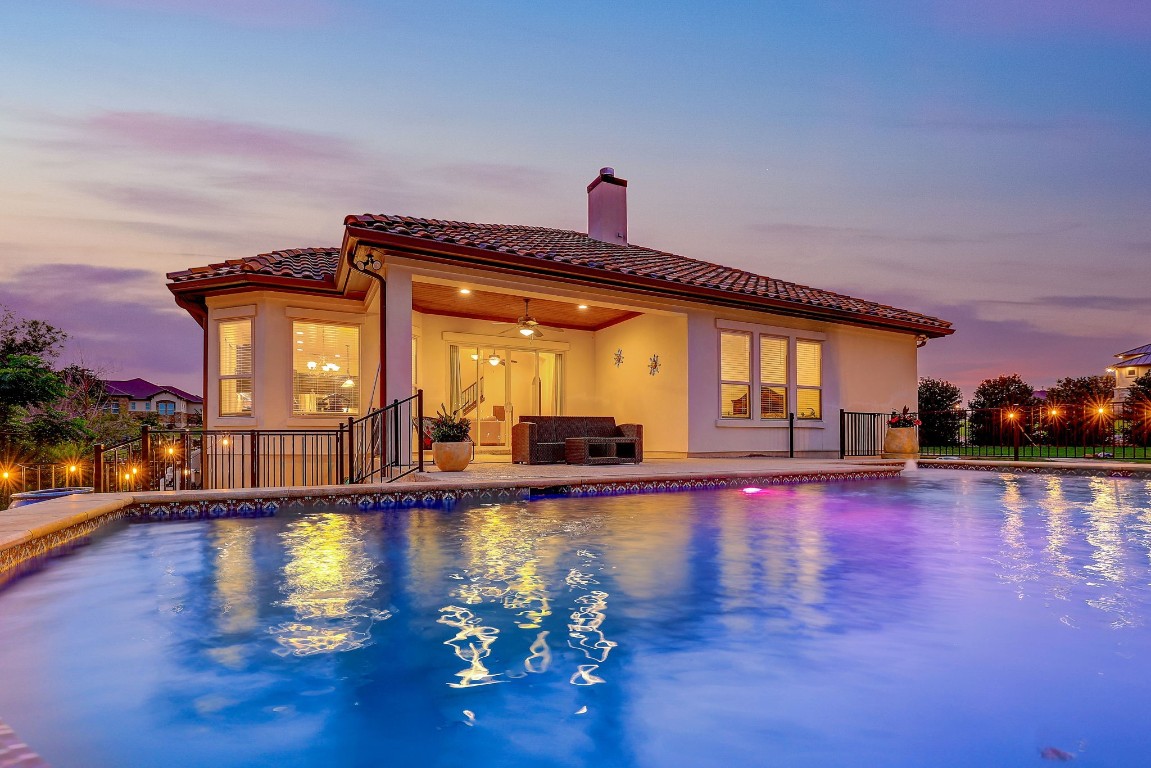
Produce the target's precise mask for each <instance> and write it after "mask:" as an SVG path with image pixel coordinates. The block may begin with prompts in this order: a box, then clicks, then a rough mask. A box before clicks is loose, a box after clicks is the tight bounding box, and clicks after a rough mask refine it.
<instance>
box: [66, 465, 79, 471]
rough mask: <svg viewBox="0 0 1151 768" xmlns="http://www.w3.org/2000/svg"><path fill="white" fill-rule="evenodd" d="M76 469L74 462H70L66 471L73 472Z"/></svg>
mask: <svg viewBox="0 0 1151 768" xmlns="http://www.w3.org/2000/svg"><path fill="white" fill-rule="evenodd" d="M76 469H77V467H76V465H75V464H72V465H70V466H69V467H68V471H69V472H75V471H76Z"/></svg>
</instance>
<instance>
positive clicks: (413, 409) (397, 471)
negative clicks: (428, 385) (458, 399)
mask: <svg viewBox="0 0 1151 768" xmlns="http://www.w3.org/2000/svg"><path fill="white" fill-rule="evenodd" d="M423 414H424V391H423V390H422V389H421V390H418V391H417V392H416V394H414V395H412V396H411V397H409V398H407V399H404V400H394V401H392V403H391V405H388V406H386V407H384V408H380V409H379V410H376V411H372V412H371V413H369V414H368V415H366V416H363V417H361V418H358V419H348V423H347V424H346V425H343V426H341V428H340V432H341V435H342V436H343V438H344V443H345V446H346V450H347V466H348V482H351V483H370V482H391V481H393V480H396V479H398V478H401V477H403V476H404V475H407V474H410V473H412V472H416V471H419V472H423V471H424V451H423V445H422V442H423V439H422V438H423V436H422V427H423Z"/></svg>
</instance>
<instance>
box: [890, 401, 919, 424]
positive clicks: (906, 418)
mask: <svg viewBox="0 0 1151 768" xmlns="http://www.w3.org/2000/svg"><path fill="white" fill-rule="evenodd" d="M922 423H923V422H922V421H920V420H919V414H917V413H913V412H912V411H911V409H910V408H908V407H907V406H906V405H905V406H903V412H902V413H900V412H899V411H892V412H891V418H889V419H888V420H887V425H888V426H889V427H893V428H896V429H898V428H902V427H918V426H919V425H920V424H922Z"/></svg>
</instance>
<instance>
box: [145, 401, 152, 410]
mask: <svg viewBox="0 0 1151 768" xmlns="http://www.w3.org/2000/svg"><path fill="white" fill-rule="evenodd" d="M144 410H145V411H150V410H152V403H151V402H147V403H144Z"/></svg>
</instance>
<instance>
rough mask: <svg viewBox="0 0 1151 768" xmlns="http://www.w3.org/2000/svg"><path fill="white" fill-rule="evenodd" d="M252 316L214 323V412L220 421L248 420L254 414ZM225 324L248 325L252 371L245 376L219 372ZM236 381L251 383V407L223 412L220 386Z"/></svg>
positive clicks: (254, 388) (254, 376)
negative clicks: (242, 380) (246, 380)
mask: <svg viewBox="0 0 1151 768" xmlns="http://www.w3.org/2000/svg"><path fill="white" fill-rule="evenodd" d="M254 320H255V318H254V317H252V316H238V317H232V316H229V317H221V318H219V319H218V320H217V321H216V400H217V403H216V412H217V413H218V414H219V416H220V418H222V419H250V418H252V417H253V416H255V414H256V324H255V322H253V321H254ZM226 323H247V324H248V339H249V342H248V343H249V346H250V347H251V350H250V352H249V353H248V355H249V359H250V361H251V367H252V370H251V371H250V372H249V373H247V374H237V373H229V374H225V373H223V372H222V371H221V370H220V362H221V357H222V343H223V342H222V340H221V335H222V332H223V327H224V325H225V324H226ZM237 379H249V380H250V381H251V382H252V393H251V395H250V397H251V400H252V407H251V408H250V409H249V410H247V411H238V412H231V411H229V412H227V413H225V412H224V398H223V396H222V385H223V383H224V382H225V381H234V380H237Z"/></svg>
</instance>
